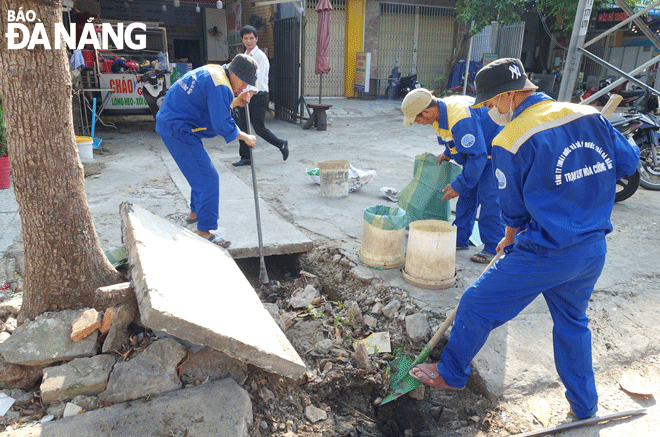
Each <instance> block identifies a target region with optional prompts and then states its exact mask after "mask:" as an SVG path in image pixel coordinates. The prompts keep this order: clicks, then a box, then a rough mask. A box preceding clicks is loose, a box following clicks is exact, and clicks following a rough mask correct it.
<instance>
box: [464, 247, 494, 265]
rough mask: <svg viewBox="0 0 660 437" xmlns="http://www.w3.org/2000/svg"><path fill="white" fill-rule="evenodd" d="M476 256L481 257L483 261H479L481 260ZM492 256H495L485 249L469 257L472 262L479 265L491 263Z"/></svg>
mask: <svg viewBox="0 0 660 437" xmlns="http://www.w3.org/2000/svg"><path fill="white" fill-rule="evenodd" d="M478 256H480V257H483V258H484V259H483V260H481V259H479V258H477V257H478ZM494 256H495V255H493V254H492V253H490V252H488V251H487V250H486V249H484V250H482V251H481V252H479V253H475V254H474V255H472V256H471V257H470V260H472V261H474V262H476V263H479V264H488V263H489V262H491V261H492V260H493V257H494Z"/></svg>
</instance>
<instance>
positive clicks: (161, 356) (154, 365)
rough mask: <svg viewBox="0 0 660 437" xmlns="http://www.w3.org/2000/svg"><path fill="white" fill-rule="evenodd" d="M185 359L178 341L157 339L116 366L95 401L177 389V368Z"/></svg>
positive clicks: (124, 398)
mask: <svg viewBox="0 0 660 437" xmlns="http://www.w3.org/2000/svg"><path fill="white" fill-rule="evenodd" d="M185 356H186V349H185V348H184V347H183V345H181V344H180V343H179V342H178V341H176V340H174V339H172V338H164V339H162V340H158V341H156V342H155V343H153V344H151V345H150V346H149V347H147V348H146V349H145V350H144V352H142V353H141V354H139V355H138V356H137V357H135V358H133V359H132V360H130V361H124V362H121V363H117V364H116V365H115V367H114V369H113V370H112V373H111V374H110V379H109V380H108V385H107V388H106V389H105V390H104V391H103V392H101V393H100V394H99V399H101V400H102V401H104V402H113V403H117V402H126V401H129V400H133V399H138V398H141V397H144V396H149V395H154V394H159V393H164V392H167V391H171V390H176V389H178V388H181V386H182V384H181V380H180V379H179V376H178V375H177V366H178V365H179V363H180V362H181V360H183V357H185Z"/></svg>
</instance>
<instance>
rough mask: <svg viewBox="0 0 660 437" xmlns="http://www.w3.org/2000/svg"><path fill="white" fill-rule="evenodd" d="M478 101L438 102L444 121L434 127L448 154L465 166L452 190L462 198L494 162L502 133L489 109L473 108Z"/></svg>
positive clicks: (447, 99)
mask: <svg viewBox="0 0 660 437" xmlns="http://www.w3.org/2000/svg"><path fill="white" fill-rule="evenodd" d="M472 104H474V98H472V97H467V96H450V97H445V98H444V99H441V100H439V101H438V109H439V111H440V117H439V119H438V121H436V122H434V123H433V127H434V128H435V131H436V133H437V135H438V143H439V144H440V145H441V146H445V151H444V154H445V155H447V156H451V158H452V159H453V160H454V161H456V162H457V163H459V164H461V165H462V166H463V171H462V172H461V174H459V175H458V177H457V178H456V180H454V181H453V182H452V183H451V187H452V188H453V189H454V190H455V191H456V192H457V193H458V194H459V195H461V194H466V193H467V192H468V191H469V190H471V189H472V188H474V187H475V186H476V185H477V182H479V178H481V174H482V173H483V171H484V168H485V167H486V164H487V163H488V160H489V159H490V152H491V141H492V140H493V138H495V136H496V135H497V134H498V133H499V132H500V131H501V130H502V128H501V127H500V126H498V125H497V124H495V122H493V120H492V119H491V118H490V117H489V116H488V110H487V109H486V108H477V109H474V108H470V105H472Z"/></svg>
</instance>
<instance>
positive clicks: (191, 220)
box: [186, 217, 197, 225]
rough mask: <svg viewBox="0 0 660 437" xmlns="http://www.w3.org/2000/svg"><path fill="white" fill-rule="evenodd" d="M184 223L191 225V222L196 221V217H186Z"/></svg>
mask: <svg viewBox="0 0 660 437" xmlns="http://www.w3.org/2000/svg"><path fill="white" fill-rule="evenodd" d="M186 223H187V224H189V225H192V224H193V223H197V217H195V218H194V219H191V218H187V219H186Z"/></svg>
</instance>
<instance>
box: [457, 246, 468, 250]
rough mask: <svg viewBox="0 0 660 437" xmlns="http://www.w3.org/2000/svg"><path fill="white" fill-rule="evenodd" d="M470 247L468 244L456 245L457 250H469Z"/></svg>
mask: <svg viewBox="0 0 660 437" xmlns="http://www.w3.org/2000/svg"><path fill="white" fill-rule="evenodd" d="M468 249H469V247H467V246H456V250H468Z"/></svg>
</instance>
